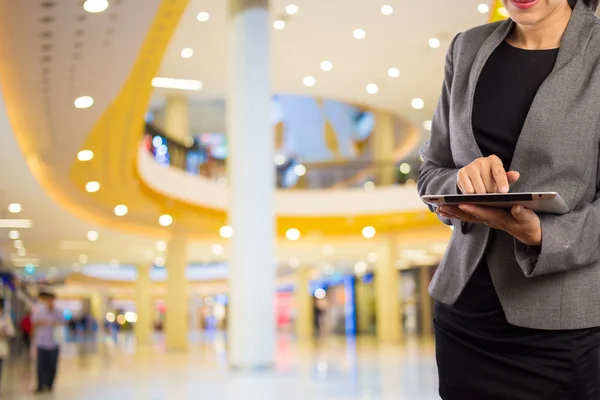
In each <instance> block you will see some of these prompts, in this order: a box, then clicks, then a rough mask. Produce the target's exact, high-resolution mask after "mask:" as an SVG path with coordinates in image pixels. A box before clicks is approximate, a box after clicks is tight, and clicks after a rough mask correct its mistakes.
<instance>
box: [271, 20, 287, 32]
mask: <svg viewBox="0 0 600 400" xmlns="http://www.w3.org/2000/svg"><path fill="white" fill-rule="evenodd" d="M273 28H275V29H277V30H278V31H280V30H282V29H283V28H285V21H284V20H282V19H278V20H277V21H275V22H273Z"/></svg>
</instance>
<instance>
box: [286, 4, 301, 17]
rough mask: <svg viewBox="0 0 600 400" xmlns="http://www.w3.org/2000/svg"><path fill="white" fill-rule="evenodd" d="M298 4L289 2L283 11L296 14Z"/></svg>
mask: <svg viewBox="0 0 600 400" xmlns="http://www.w3.org/2000/svg"><path fill="white" fill-rule="evenodd" d="M298 10H299V8H298V6H297V5H295V4H290V5H288V6H287V7H285V12H286V13H288V14H289V15H296V14H298Z"/></svg>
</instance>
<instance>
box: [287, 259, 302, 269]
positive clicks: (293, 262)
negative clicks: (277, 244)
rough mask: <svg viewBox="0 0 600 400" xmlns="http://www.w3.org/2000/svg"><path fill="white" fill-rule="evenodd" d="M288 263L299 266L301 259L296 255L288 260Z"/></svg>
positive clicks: (294, 266)
mask: <svg viewBox="0 0 600 400" xmlns="http://www.w3.org/2000/svg"><path fill="white" fill-rule="evenodd" d="M288 264H289V265H290V267H292V268H298V267H299V266H300V260H299V259H298V258H296V257H292V258H290V260H289V261H288Z"/></svg>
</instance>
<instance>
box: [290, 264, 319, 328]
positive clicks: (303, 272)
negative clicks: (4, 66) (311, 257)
mask: <svg viewBox="0 0 600 400" xmlns="http://www.w3.org/2000/svg"><path fill="white" fill-rule="evenodd" d="M311 272H312V270H311V268H310V267H300V268H298V270H297V271H296V292H295V293H294V294H295V303H296V336H297V337H298V338H300V339H312V338H313V337H314V336H315V305H314V301H313V296H312V293H310V278H311Z"/></svg>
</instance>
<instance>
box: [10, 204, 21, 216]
mask: <svg viewBox="0 0 600 400" xmlns="http://www.w3.org/2000/svg"><path fill="white" fill-rule="evenodd" d="M21 211H23V207H22V206H21V205H20V204H19V203H12V204H9V205H8V212H9V213H12V214H18V213H20V212H21Z"/></svg>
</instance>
